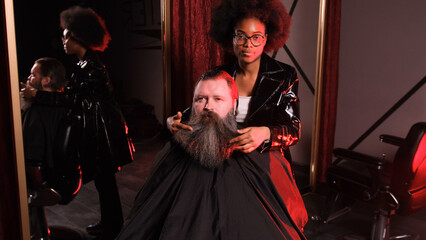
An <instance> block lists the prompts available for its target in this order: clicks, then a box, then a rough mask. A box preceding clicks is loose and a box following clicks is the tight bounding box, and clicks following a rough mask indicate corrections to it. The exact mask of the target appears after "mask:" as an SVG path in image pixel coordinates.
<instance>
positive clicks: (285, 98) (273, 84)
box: [218, 53, 301, 151]
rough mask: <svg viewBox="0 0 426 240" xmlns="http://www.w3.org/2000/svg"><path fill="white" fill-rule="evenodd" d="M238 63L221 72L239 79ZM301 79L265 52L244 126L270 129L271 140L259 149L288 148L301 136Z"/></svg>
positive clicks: (222, 67) (223, 68)
mask: <svg viewBox="0 0 426 240" xmlns="http://www.w3.org/2000/svg"><path fill="white" fill-rule="evenodd" d="M238 67H239V66H238V63H237V62H235V63H234V64H231V65H223V66H219V67H218V69H221V70H224V71H226V72H228V73H229V74H230V75H231V76H233V77H234V79H235V77H236V73H237V69H238ZM298 82H299V80H298V78H297V73H296V70H295V69H294V68H293V67H291V66H290V65H287V64H284V63H282V62H279V61H276V60H275V59H273V58H271V57H269V56H268V55H266V54H265V53H263V54H262V56H261V59H260V69H259V73H258V76H257V79H256V83H255V86H254V89H253V95H252V98H251V101H250V105H249V109H248V112H247V117H246V119H245V122H244V123H243V127H249V126H267V127H269V129H270V131H271V140H270V141H269V142H264V144H262V145H261V146H260V147H259V148H260V149H259V150H260V151H264V150H277V149H287V147H289V146H291V145H294V144H296V143H297V142H298V141H299V137H300V127H301V124H300V118H299V99H298V97H297V95H296V94H297V89H298Z"/></svg>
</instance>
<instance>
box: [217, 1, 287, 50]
mask: <svg viewBox="0 0 426 240" xmlns="http://www.w3.org/2000/svg"><path fill="white" fill-rule="evenodd" d="M251 17H254V18H257V19H259V20H260V21H261V22H262V23H264V24H265V27H266V33H267V34H268V41H267V42H266V45H265V48H264V51H265V52H270V51H271V50H278V49H279V48H280V47H282V46H284V44H285V42H286V41H287V39H288V37H289V33H290V24H291V16H290V15H289V14H288V12H287V10H286V8H285V7H284V5H283V4H282V3H281V2H280V0H222V2H221V3H220V4H219V5H218V6H216V7H215V8H213V10H212V17H211V27H210V31H209V34H210V36H211V37H212V38H213V39H214V40H215V41H216V42H217V43H219V44H220V45H222V46H223V47H224V48H226V49H232V36H233V34H234V27H235V25H236V23H237V22H239V21H240V20H242V19H245V18H251Z"/></svg>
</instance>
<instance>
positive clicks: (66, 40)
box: [62, 29, 78, 55]
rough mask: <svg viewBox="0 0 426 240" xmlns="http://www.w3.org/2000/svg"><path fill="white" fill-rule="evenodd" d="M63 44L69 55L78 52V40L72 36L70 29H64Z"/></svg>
mask: <svg viewBox="0 0 426 240" xmlns="http://www.w3.org/2000/svg"><path fill="white" fill-rule="evenodd" d="M62 44H63V45H64V51H65V53H66V54H67V55H73V54H76V53H77V52H76V51H77V50H76V49H77V44H78V43H77V42H76V41H75V40H74V39H73V38H72V37H71V32H70V31H69V30H68V29H64V32H63V36H62Z"/></svg>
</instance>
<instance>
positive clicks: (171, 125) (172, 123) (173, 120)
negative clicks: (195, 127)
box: [166, 112, 192, 134]
mask: <svg viewBox="0 0 426 240" xmlns="http://www.w3.org/2000/svg"><path fill="white" fill-rule="evenodd" d="M181 120H182V113H181V112H177V114H176V115H174V116H172V117H168V118H167V121H166V124H167V128H168V129H169V131H170V132H171V133H172V134H175V133H176V132H177V131H178V130H180V129H183V130H188V131H192V127H191V126H188V125H186V124H183V123H181V122H180V121H181Z"/></svg>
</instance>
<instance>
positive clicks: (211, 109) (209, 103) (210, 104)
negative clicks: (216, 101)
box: [204, 101, 214, 111]
mask: <svg viewBox="0 0 426 240" xmlns="http://www.w3.org/2000/svg"><path fill="white" fill-rule="evenodd" d="M213 108H214V106H213V104H212V103H211V102H209V101H207V102H206V105H205V106H204V110H207V111H213Z"/></svg>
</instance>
